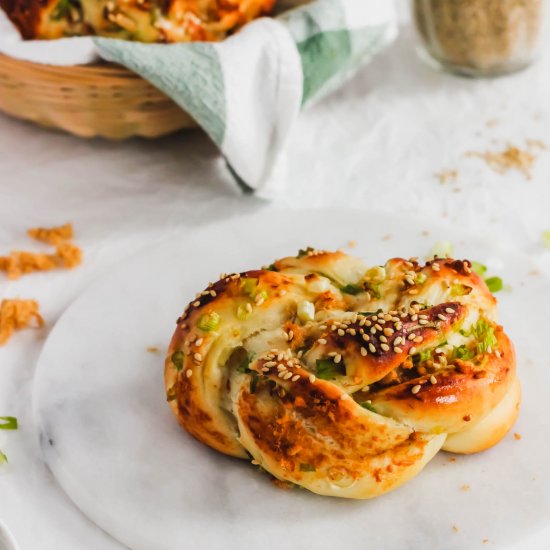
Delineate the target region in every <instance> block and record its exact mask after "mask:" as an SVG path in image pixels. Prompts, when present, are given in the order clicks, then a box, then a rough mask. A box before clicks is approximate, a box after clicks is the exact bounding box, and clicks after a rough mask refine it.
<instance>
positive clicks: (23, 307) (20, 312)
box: [0, 299, 44, 346]
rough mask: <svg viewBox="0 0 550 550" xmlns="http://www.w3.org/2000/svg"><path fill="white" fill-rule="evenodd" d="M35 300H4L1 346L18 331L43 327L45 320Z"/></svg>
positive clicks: (0, 313)
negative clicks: (31, 327) (33, 325)
mask: <svg viewBox="0 0 550 550" xmlns="http://www.w3.org/2000/svg"><path fill="white" fill-rule="evenodd" d="M38 309H39V306H38V302H37V301H35V300H19V299H4V300H2V303H0V346H3V345H4V344H6V343H7V342H8V340H9V339H10V338H11V336H12V334H13V333H14V331H16V330H21V329H24V328H27V327H29V326H32V324H33V322H34V324H35V326H37V327H42V326H43V325H44V319H42V316H41V315H40V313H39V311H38Z"/></svg>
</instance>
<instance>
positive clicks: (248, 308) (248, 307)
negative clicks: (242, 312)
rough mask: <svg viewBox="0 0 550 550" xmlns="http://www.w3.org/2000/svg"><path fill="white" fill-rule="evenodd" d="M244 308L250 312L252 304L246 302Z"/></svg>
mask: <svg viewBox="0 0 550 550" xmlns="http://www.w3.org/2000/svg"><path fill="white" fill-rule="evenodd" d="M244 308H245V309H246V311H247V313H251V312H252V304H251V303H249V302H247V303H246V306H244Z"/></svg>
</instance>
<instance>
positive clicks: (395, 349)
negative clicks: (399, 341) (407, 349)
mask: <svg viewBox="0 0 550 550" xmlns="http://www.w3.org/2000/svg"><path fill="white" fill-rule="evenodd" d="M393 351H394V352H395V353H403V350H402V349H401V348H398V347H395V348H393Z"/></svg>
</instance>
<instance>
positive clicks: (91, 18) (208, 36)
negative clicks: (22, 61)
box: [0, 0, 275, 42]
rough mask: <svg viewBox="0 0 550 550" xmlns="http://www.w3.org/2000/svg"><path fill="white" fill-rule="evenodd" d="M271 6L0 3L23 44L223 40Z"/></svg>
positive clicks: (170, 0) (211, 0)
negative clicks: (67, 39) (94, 39)
mask: <svg viewBox="0 0 550 550" xmlns="http://www.w3.org/2000/svg"><path fill="white" fill-rule="evenodd" d="M274 1H275V0H162V1H161V0H0V7H2V9H3V10H4V11H5V12H6V13H7V15H8V17H9V18H10V19H11V20H12V22H13V23H14V24H15V25H16V26H17V28H18V29H19V30H20V32H21V34H22V35H23V37H24V38H26V39H55V38H62V37H64V36H84V35H98V36H106V37H111V38H121V39H125V40H136V41H139V42H190V41H200V40H202V41H204V40H207V41H215V40H222V39H223V38H225V37H226V36H227V35H228V34H229V33H231V32H233V31H235V30H236V29H238V28H239V27H241V26H242V25H244V24H246V23H248V22H249V21H251V20H252V19H255V18H257V17H259V16H261V15H263V14H266V13H268V12H269V11H270V10H271V9H272V7H273V4H274Z"/></svg>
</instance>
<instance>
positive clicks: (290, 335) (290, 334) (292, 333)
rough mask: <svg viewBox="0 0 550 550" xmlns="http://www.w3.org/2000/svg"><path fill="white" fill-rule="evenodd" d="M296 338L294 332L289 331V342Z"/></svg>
mask: <svg viewBox="0 0 550 550" xmlns="http://www.w3.org/2000/svg"><path fill="white" fill-rule="evenodd" d="M293 338H294V331H293V330H289V331H288V340H289V341H290V340H292V339H293Z"/></svg>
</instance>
